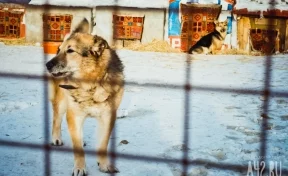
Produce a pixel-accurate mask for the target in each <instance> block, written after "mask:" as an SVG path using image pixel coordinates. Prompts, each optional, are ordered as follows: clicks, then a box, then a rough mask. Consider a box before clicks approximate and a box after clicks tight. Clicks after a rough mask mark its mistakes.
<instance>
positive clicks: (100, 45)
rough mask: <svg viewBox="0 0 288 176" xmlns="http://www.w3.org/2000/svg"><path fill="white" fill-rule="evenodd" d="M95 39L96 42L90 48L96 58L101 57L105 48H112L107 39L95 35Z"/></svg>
mask: <svg viewBox="0 0 288 176" xmlns="http://www.w3.org/2000/svg"><path fill="white" fill-rule="evenodd" d="M93 40H94V44H93V46H92V48H91V50H90V53H91V54H92V55H93V56H95V57H96V58H98V57H100V56H101V55H102V53H103V52H104V50H105V49H110V47H109V45H108V43H107V41H106V40H105V39H103V38H102V37H99V36H97V35H95V36H94V38H93Z"/></svg>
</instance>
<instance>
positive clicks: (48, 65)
mask: <svg viewBox="0 0 288 176" xmlns="http://www.w3.org/2000/svg"><path fill="white" fill-rule="evenodd" d="M56 64H57V61H56V60H54V59H52V60H50V61H49V62H47V63H46V68H47V70H48V71H51V70H52V68H53V67H54V66H55V65H56Z"/></svg>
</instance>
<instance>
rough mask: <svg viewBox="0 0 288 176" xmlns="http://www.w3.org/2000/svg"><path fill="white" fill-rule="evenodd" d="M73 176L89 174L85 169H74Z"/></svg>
mask: <svg viewBox="0 0 288 176" xmlns="http://www.w3.org/2000/svg"><path fill="white" fill-rule="evenodd" d="M72 172H73V173H72V176H86V175H87V172H86V169H85V168H79V167H74V168H73V171H72Z"/></svg>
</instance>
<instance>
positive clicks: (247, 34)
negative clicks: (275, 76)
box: [233, 0, 288, 54]
mask: <svg viewBox="0 0 288 176" xmlns="http://www.w3.org/2000/svg"><path fill="white" fill-rule="evenodd" d="M246 1H247V2H246ZM246 1H241V3H244V2H246V4H248V3H250V6H247V5H246V6H244V5H241V4H240V5H239V4H236V6H235V8H234V10H233V13H234V14H235V15H237V17H236V18H237V38H238V47H239V49H243V50H257V51H260V52H262V53H265V54H272V53H278V52H283V51H287V50H288V5H287V4H286V3H283V4H275V5H274V6H272V5H271V4H269V5H268V4H258V3H257V2H250V1H248V0H246ZM238 3H239V2H238ZM252 7H253V8H252ZM261 7H262V8H261ZM282 8H284V9H282ZM285 9H286V10H285Z"/></svg>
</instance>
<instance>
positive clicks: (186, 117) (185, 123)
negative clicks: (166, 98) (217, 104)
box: [182, 54, 192, 176]
mask: <svg viewBox="0 0 288 176" xmlns="http://www.w3.org/2000/svg"><path fill="white" fill-rule="evenodd" d="M190 80H191V61H190V58H189V55H188V54H187V55H186V69H185V89H184V95H185V99H184V120H183V142H184V146H183V158H182V169H183V173H182V175H183V176H186V175H188V173H187V172H188V166H189V164H188V149H189V141H190V140H191V139H190V136H189V132H188V130H189V126H190V121H191V117H190V107H191V104H190V97H191V92H190V89H191V84H190ZM191 148H192V147H191Z"/></svg>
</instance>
